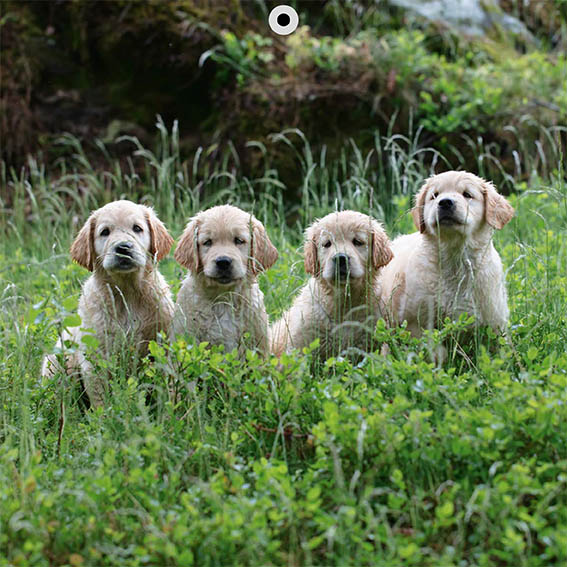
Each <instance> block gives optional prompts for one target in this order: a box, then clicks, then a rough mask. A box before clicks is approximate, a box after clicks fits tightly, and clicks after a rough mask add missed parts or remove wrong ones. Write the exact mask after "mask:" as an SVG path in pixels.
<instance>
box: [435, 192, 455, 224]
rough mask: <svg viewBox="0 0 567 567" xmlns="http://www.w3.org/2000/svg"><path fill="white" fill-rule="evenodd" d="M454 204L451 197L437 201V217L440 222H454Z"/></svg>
mask: <svg viewBox="0 0 567 567" xmlns="http://www.w3.org/2000/svg"><path fill="white" fill-rule="evenodd" d="M455 212H456V206H455V201H453V199H448V198H444V199H441V200H440V201H439V202H438V203H437V219H438V220H439V223H440V224H445V223H446V224H452V223H453V222H455V220H456V219H455Z"/></svg>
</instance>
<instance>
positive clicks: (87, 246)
mask: <svg viewBox="0 0 567 567" xmlns="http://www.w3.org/2000/svg"><path fill="white" fill-rule="evenodd" d="M95 226H96V213H92V214H91V216H90V217H89V218H88V220H87V222H86V223H85V224H84V225H83V228H81V230H80V231H79V234H77V236H76V237H75V240H74V241H73V244H71V258H73V260H75V262H77V264H79V265H81V266H83V268H86V269H87V270H89V271H90V272H92V271H93V270H94V263H95V256H96V254H95V249H94V232H95Z"/></svg>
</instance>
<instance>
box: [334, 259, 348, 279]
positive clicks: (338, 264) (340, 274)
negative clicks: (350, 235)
mask: <svg viewBox="0 0 567 567" xmlns="http://www.w3.org/2000/svg"><path fill="white" fill-rule="evenodd" d="M333 263H334V266H335V276H336V277H337V278H339V279H341V280H344V279H346V278H347V276H348V274H349V272H350V266H349V258H348V256H347V255H346V254H343V253H341V254H336V255H335V256H333Z"/></svg>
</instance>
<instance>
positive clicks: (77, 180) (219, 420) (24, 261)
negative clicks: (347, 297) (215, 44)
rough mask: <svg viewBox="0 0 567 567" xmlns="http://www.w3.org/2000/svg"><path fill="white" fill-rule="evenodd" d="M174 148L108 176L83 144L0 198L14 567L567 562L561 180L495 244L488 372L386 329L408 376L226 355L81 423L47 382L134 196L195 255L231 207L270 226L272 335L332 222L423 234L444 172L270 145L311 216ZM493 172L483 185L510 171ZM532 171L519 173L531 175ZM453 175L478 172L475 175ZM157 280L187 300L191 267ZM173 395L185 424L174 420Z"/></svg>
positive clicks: (523, 205) (4, 514)
mask: <svg viewBox="0 0 567 567" xmlns="http://www.w3.org/2000/svg"><path fill="white" fill-rule="evenodd" d="M159 127H160V130H161V133H162V143H161V146H160V149H159V150H158V151H157V153H156V154H153V153H151V152H149V151H148V150H146V149H144V148H142V147H138V146H133V147H134V152H133V153H132V156H131V158H130V159H129V160H128V161H127V162H122V164H118V163H117V162H115V161H113V160H112V159H111V158H110V157H108V158H107V161H106V163H107V165H106V167H105V168H104V170H102V171H101V170H95V169H93V167H92V166H91V165H90V164H89V162H88V161H87V160H86V158H85V157H84V153H83V152H82V148H81V147H80V145H79V144H78V143H77V142H76V140H74V139H72V138H66V139H64V140H62V143H63V144H64V145H65V146H66V148H67V149H69V148H71V149H72V151H73V153H74V157H72V158H70V159H67V160H65V161H62V162H61V164H60V168H59V169H58V170H55V171H49V172H46V171H44V169H43V168H42V166H41V164H40V163H35V162H30V164H29V167H28V168H27V169H26V170H25V171H24V172H22V173H18V172H13V171H8V170H7V169H4V170H3V171H2V180H1V181H2V186H3V187H4V193H0V195H5V196H7V195H11V198H10V200H9V201H8V199H7V198H6V201H5V202H4V203H2V211H1V217H0V218H1V222H2V225H1V227H0V228H1V231H0V232H1V233H2V238H1V240H0V312H1V318H0V327H1V334H0V443H1V445H0V564H4V563H7V564H14V565H68V564H71V565H191V564H196V565H226V564H274V565H283V564H287V565H296V564H325V565H329V564H339V565H347V564H348V565H384V566H389V565H391V566H398V565H419V566H421V565H438V566H443V567H445V566H448V565H479V566H481V565H518V566H526V567H533V566H538V565H541V566H548V565H559V564H562V563H563V562H564V561H565V560H567V551H566V547H565V540H564V535H565V530H566V527H567V506H566V504H567V502H566V483H567V448H566V438H567V436H566V433H567V431H566V429H567V427H566V426H567V354H566V352H565V344H567V244H566V242H567V239H566V237H567V185H566V184H565V181H564V172H563V171H562V170H561V168H560V167H559V165H558V167H557V168H555V169H553V168H552V167H551V166H550V167H549V171H550V174H549V176H548V178H546V179H538V178H536V177H525V176H522V177H524V179H527V181H526V180H524V181H520V180H519V179H514V178H511V177H509V178H508V187H507V189H511V188H513V189H514V190H515V193H514V194H513V195H512V196H511V197H510V200H511V201H512V203H513V205H514V206H515V208H516V210H517V216H516V218H515V219H514V220H513V221H512V222H511V223H510V224H509V225H508V226H507V227H505V228H504V230H503V231H501V232H500V233H498V234H497V235H495V240H496V245H497V248H498V249H499V251H500V252H501V255H502V257H503V261H504V264H505V266H506V268H507V270H508V273H507V281H508V287H509V295H510V309H511V322H510V336H511V341H510V344H507V343H506V342H505V341H499V340H498V339H496V338H494V337H493V338H492V339H491V342H492V347H491V350H490V352H488V351H487V350H486V349H485V348H484V347H483V346H481V343H482V341H479V344H478V346H476V347H473V348H472V349H471V350H470V351H469V352H468V357H463V356H460V355H459V354H458V353H457V352H456V351H455V350H451V351H450V356H449V360H448V361H447V363H446V364H445V366H444V367H443V368H442V369H435V368H434V366H433V365H432V364H431V363H430V362H429V359H428V349H427V346H428V344H427V341H425V340H424V341H417V340H414V339H411V338H410V337H409V336H408V335H407V333H406V332H405V331H404V330H403V329H398V330H395V331H390V330H387V329H384V328H382V327H381V326H379V327H378V329H377V333H378V335H379V338H380V339H381V340H382V341H386V342H388V344H389V345H390V350H391V354H390V355H389V356H388V357H383V356H381V355H380V354H379V353H370V354H369V355H368V356H367V357H366V358H365V359H364V360H363V361H362V362H360V363H357V364H353V363H351V362H349V361H347V360H342V359H332V360H329V361H328V362H327V363H326V364H324V365H322V366H320V367H317V368H316V372H314V373H312V372H311V365H310V357H309V354H308V353H306V354H302V353H298V354H297V355H294V356H290V357H288V358H286V359H284V365H283V368H281V367H278V365H277V361H276V360H268V361H267V362H264V361H261V360H259V359H258V358H257V357H256V356H254V355H253V354H250V356H249V359H248V361H247V363H246V364H244V365H243V364H241V363H240V362H239V361H238V360H236V359H235V358H234V356H233V355H232V354H227V355H224V354H223V353H222V352H219V351H218V350H214V349H213V350H209V349H206V348H191V349H187V348H185V345H184V344H183V343H181V342H180V343H176V344H175V345H173V346H172V347H171V352H170V353H168V352H167V350H166V349H165V348H164V347H159V346H158V345H154V346H153V347H152V354H153V361H152V362H147V363H145V364H144V365H143V367H142V368H141V369H140V370H139V371H138V372H136V373H132V372H129V371H128V369H127V368H125V367H124V366H122V365H120V364H119V363H114V362H113V361H111V362H110V363H109V364H110V366H111V368H112V370H113V373H114V375H115V380H114V383H113V393H112V399H111V404H110V405H109V407H108V408H107V409H106V410H105V411H102V410H98V411H88V412H84V411H83V409H82V407H81V405H80V403H79V401H78V394H77V390H76V388H75V387H74V385H73V384H71V383H69V381H68V380H66V379H65V378H64V377H61V376H57V377H55V378H53V379H50V380H42V379H41V378H40V376H39V369H40V364H41V358H42V355H43V353H44V352H45V351H46V350H49V349H51V348H52V347H53V344H54V342H55V339H56V336H57V334H58V332H59V331H60V330H61V328H62V327H63V326H64V324H65V319H66V317H68V315H69V314H70V313H72V312H73V310H74V308H75V305H76V301H77V299H78V294H79V291H80V284H81V282H82V281H84V280H85V278H86V277H87V273H86V271H85V270H83V269H82V268H80V267H78V266H77V265H73V264H72V263H71V261H70V258H69V255H68V248H69V244H70V242H71V240H72V238H73V236H74V234H75V233H76V232H77V230H78V228H79V227H80V225H81V224H82V222H84V219H85V218H86V216H87V214H88V212H89V210H90V209H93V208H96V207H98V206H100V205H101V204H103V203H105V202H107V201H110V200H113V199H116V198H119V197H121V196H125V197H129V198H131V199H134V200H140V201H144V202H147V203H150V204H153V205H154V206H155V208H156V210H157V212H158V214H159V216H160V217H161V218H162V220H164V221H165V222H166V224H167V226H168V228H169V229H170V231H171V232H172V234H173V235H174V236H175V237H178V236H179V234H180V233H181V231H182V228H183V225H184V223H185V222H186V219H187V218H188V216H190V215H191V214H192V213H193V212H195V211H196V210H198V209H200V208H204V207H206V206H209V205H212V204H216V203H222V202H226V201H230V202H232V203H234V204H237V205H240V206H242V207H243V208H247V209H249V210H254V211H255V213H256V215H257V216H258V217H259V218H260V219H261V220H263V221H264V222H265V224H266V226H267V228H268V232H269V234H270V237H271V238H272V240H273V241H274V243H275V244H276V245H277V247H278V249H279V250H280V258H279V260H278V262H277V263H276V265H275V266H274V267H273V268H272V269H271V270H270V271H269V272H268V273H267V274H265V275H263V276H262V277H261V279H260V285H261V287H262V289H263V290H264V292H265V295H266V305H267V310H268V313H269V314H270V316H271V317H272V318H274V317H276V316H277V315H278V314H279V313H280V312H281V311H282V310H283V309H284V308H286V307H287V306H288V305H289V303H290V301H291V297H292V296H293V294H294V293H295V291H296V290H297V289H298V288H299V287H300V286H301V284H302V283H303V281H304V280H305V274H304V272H303V266H302V258H301V248H300V245H301V240H302V230H303V228H304V227H305V226H306V225H307V224H308V223H309V222H310V221H311V220H312V219H313V218H315V217H317V216H319V215H323V214H325V213H327V212H329V211H331V210H334V209H335V208H355V209H359V210H361V211H363V212H371V213H372V214H373V215H375V216H376V217H377V218H379V219H381V220H383V221H384V222H385V225H386V227H387V229H388V231H389V233H390V235H391V236H395V235H396V234H400V233H404V232H409V231H411V230H413V227H412V224H411V218H410V216H409V214H408V209H409V206H410V196H411V195H412V194H413V193H414V192H415V191H416V190H417V188H418V185H419V183H420V182H421V180H422V179H423V178H424V177H425V176H427V175H428V174H429V168H428V166H427V165H426V164H427V163H428V160H429V159H430V158H431V155H429V156H427V155H426V154H427V151H424V150H419V144H418V143H417V141H416V140H417V137H415V136H410V137H409V138H407V139H406V138H401V137H399V136H398V137H396V136H389V137H386V138H381V137H379V136H377V138H376V147H375V150H374V152H373V154H372V155H366V156H365V155H362V154H361V153H360V151H359V150H358V148H357V147H356V146H355V145H354V144H345V146H344V148H343V152H342V154H341V156H342V157H341V158H340V159H338V160H337V161H334V162H333V163H328V162H327V160H326V156H325V152H324V150H323V151H322V152H319V154H318V155H315V154H314V153H313V152H312V149H311V147H310V145H309V143H308V141H307V140H305V139H304V138H303V136H302V134H301V132H298V131H289V132H287V133H284V134H282V135H279V136H277V137H275V139H274V140H273V143H274V144H278V143H280V144H284V145H285V147H286V148H287V149H288V150H289V151H290V152H294V153H296V159H297V167H298V169H300V170H301V171H302V172H303V175H302V179H303V182H302V185H301V187H298V188H287V189H288V190H290V189H291V190H292V191H295V190H297V195H298V199H297V201H296V203H293V202H291V203H289V202H288V203H285V202H284V201H283V199H282V198H281V197H280V195H281V192H282V189H283V187H282V184H281V182H280V180H279V178H278V172H277V171H275V170H274V169H272V168H271V166H270V164H269V163H266V165H265V172H264V174H263V176H262V177H260V178H258V179H247V178H245V177H244V176H243V175H242V173H241V170H240V167H239V160H238V156H237V155H236V153H235V152H234V151H233V150H230V151H229V152H227V153H226V154H215V152H214V149H212V148H208V149H203V151H202V152H198V153H197V154H196V155H195V157H194V159H192V160H189V161H187V162H183V161H182V160H181V158H180V156H179V154H178V150H177V142H176V133H175V128H174V129H173V131H172V132H171V133H170V132H168V131H167V129H166V128H165V127H164V126H163V124H162V123H161V122H160V123H159ZM122 143H135V142H134V141H132V140H130V141H123V142H122ZM471 143H472V142H471ZM257 148H258V151H259V152H260V153H262V151H263V150H262V147H261V145H258V146H257ZM534 151H535V150H534ZM101 152H103V154H104V152H106V149H105V148H103V147H102V146H101ZM478 153H479V171H481V166H482V162H483V158H482V156H484V158H485V159H489V158H488V157H487V156H489V154H490V151H489V149H486V148H485V149H483V148H480V147H479V152H478ZM530 155H531V154H530V148H526V151H525V154H524V155H522V156H519V158H518V159H519V168H520V169H522V171H524V170H525V171H528V172H529V162H528V160H529V159H530ZM377 156H378V157H379V158H380V160H379V161H380V163H386V164H387V165H386V166H384V167H378V166H377V165H376V163H377V162H376V161H375V160H376V158H377ZM437 160H438V161H444V162H445V165H446V166H447V168H449V167H458V166H459V161H458V156H457V155H455V156H446V157H443V156H437ZM558 163H559V162H558ZM3 198H4V197H3ZM286 221H287V222H286ZM160 266H161V270H162V272H163V273H164V275H165V276H166V278H167V280H168V281H169V282H170V283H171V284H172V287H173V290H174V292H176V291H177V289H178V287H179V281H180V279H181V277H182V273H183V270H182V269H181V268H180V267H179V266H178V265H177V264H176V263H175V262H174V260H173V259H172V257H171V255H170V257H169V258H168V259H166V260H165V261H163V262H162V263H161V265H160ZM466 326H467V321H465V320H462V321H460V322H457V323H454V324H450V325H448V326H447V327H446V328H445V329H444V330H442V331H441V332H439V333H435V334H434V336H433V337H432V338H433V340H440V339H441V338H442V337H444V336H445V335H447V336H449V338H450V337H451V336H453V335H455V334H456V333H458V331H459V330H460V329H462V328H464V327H466ZM479 338H480V337H479ZM450 342H451V341H450ZM451 344H455V343H451ZM172 386H174V387H175V388H177V390H178V392H179V393H180V395H181V399H182V401H181V402H177V403H176V402H175V400H172V399H171V398H170V392H171V389H172ZM150 388H151V389H152V391H153V396H152V404H151V406H150V405H148V404H147V403H146V394H147V392H148V390H149V389H150ZM59 437H60V438H59ZM562 536H563V539H562Z"/></svg>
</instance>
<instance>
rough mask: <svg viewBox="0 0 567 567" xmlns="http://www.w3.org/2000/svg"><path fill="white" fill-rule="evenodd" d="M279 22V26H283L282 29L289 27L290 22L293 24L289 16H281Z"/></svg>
mask: <svg viewBox="0 0 567 567" xmlns="http://www.w3.org/2000/svg"><path fill="white" fill-rule="evenodd" d="M277 21H278V25H280V26H282V28H283V27H285V26H288V25H289V22H291V19H290V17H289V16H288V15H287V14H280V15H279V16H278V19H277Z"/></svg>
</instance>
